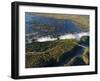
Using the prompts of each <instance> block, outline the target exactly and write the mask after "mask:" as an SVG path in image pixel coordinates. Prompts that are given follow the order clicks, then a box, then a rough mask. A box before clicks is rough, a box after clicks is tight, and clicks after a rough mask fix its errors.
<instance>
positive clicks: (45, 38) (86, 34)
mask: <svg viewBox="0 0 100 81" xmlns="http://www.w3.org/2000/svg"><path fill="white" fill-rule="evenodd" d="M82 36H89V32H81V33H76V34H66V35H62V36H59V39H77V40H80V38H81V37H82ZM54 40H57V38H51V37H41V38H38V39H37V41H38V42H45V41H54Z"/></svg>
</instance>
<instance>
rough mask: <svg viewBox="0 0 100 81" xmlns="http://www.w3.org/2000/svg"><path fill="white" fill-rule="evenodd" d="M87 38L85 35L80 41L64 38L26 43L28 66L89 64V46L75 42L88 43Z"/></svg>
mask: <svg viewBox="0 0 100 81" xmlns="http://www.w3.org/2000/svg"><path fill="white" fill-rule="evenodd" d="M87 38H88V37H87ZM87 38H86V37H83V38H82V39H81V40H80V41H77V40H75V39H64V40H56V41H47V42H33V43H31V44H26V57H25V58H26V68H33V67H52V66H74V65H87V64H89V48H88V47H87V48H82V47H80V46H77V45H76V44H75V42H76V43H80V44H86V43H85V42H86V40H87V41H88V39H87ZM77 54H80V55H77Z"/></svg>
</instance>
